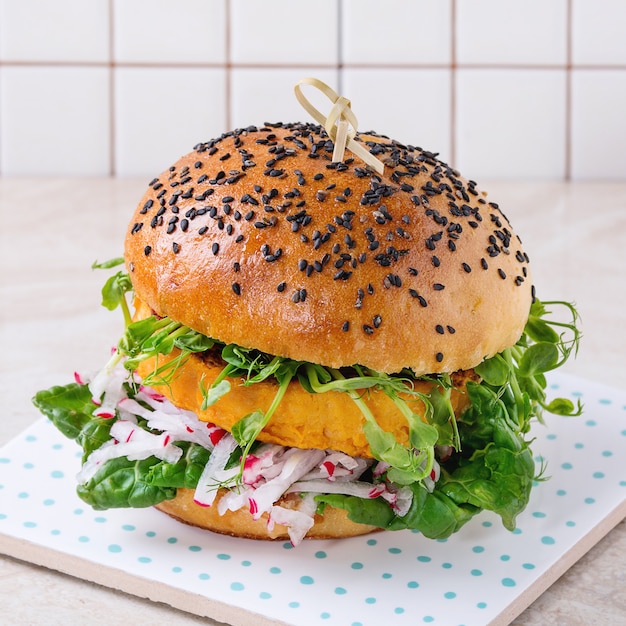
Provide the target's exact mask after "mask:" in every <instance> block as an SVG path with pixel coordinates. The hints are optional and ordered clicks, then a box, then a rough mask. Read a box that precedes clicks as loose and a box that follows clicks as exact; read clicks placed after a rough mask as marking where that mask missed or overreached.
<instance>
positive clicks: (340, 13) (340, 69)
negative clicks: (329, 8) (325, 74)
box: [337, 0, 344, 94]
mask: <svg viewBox="0 0 626 626" xmlns="http://www.w3.org/2000/svg"><path fill="white" fill-rule="evenodd" d="M343 9H344V6H343V0H337V93H339V94H343V83H344V80H343V79H344V76H343Z"/></svg>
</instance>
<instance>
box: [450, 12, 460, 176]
mask: <svg viewBox="0 0 626 626" xmlns="http://www.w3.org/2000/svg"><path fill="white" fill-rule="evenodd" d="M456 9H457V6H456V0H452V2H451V4H450V66H449V67H450V146H449V148H450V158H449V159H448V161H449V163H450V164H451V165H452V167H456V154H457V147H458V146H457V136H456V135H457V125H456V105H457V91H456V78H457V77H456V70H457V65H456V56H457V51H456V22H457V13H456Z"/></svg>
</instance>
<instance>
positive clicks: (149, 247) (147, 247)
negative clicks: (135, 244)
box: [143, 246, 152, 256]
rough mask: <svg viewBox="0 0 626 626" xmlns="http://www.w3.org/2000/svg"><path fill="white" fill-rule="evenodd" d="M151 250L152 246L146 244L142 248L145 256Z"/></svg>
mask: <svg viewBox="0 0 626 626" xmlns="http://www.w3.org/2000/svg"><path fill="white" fill-rule="evenodd" d="M151 252H152V246H146V247H145V248H144V249H143V253H144V254H145V255H146V256H148V255H149V254H150V253H151Z"/></svg>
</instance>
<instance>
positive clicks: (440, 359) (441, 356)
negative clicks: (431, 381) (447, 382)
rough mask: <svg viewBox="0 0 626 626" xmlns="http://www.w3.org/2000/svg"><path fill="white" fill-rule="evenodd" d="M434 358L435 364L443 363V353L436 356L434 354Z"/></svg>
mask: <svg viewBox="0 0 626 626" xmlns="http://www.w3.org/2000/svg"><path fill="white" fill-rule="evenodd" d="M435 358H436V359H437V363H441V361H443V353H442V352H437V354H435Z"/></svg>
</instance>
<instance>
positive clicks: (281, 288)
mask: <svg viewBox="0 0 626 626" xmlns="http://www.w3.org/2000/svg"><path fill="white" fill-rule="evenodd" d="M286 286H287V283H285V282H282V283H279V284H278V286H277V287H276V291H278V292H279V293H282V292H283V291H285V287H286Z"/></svg>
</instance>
